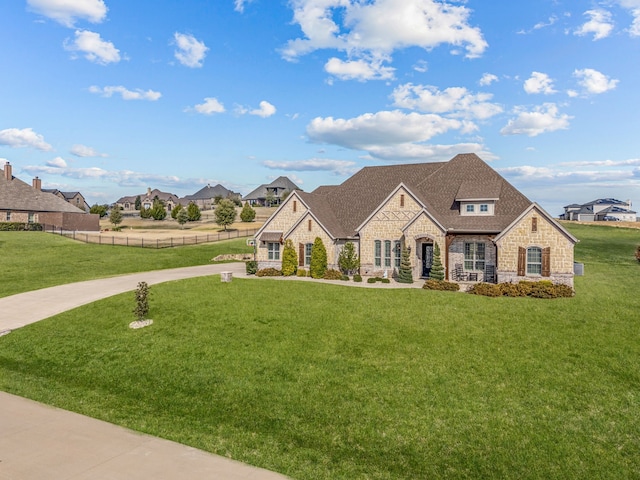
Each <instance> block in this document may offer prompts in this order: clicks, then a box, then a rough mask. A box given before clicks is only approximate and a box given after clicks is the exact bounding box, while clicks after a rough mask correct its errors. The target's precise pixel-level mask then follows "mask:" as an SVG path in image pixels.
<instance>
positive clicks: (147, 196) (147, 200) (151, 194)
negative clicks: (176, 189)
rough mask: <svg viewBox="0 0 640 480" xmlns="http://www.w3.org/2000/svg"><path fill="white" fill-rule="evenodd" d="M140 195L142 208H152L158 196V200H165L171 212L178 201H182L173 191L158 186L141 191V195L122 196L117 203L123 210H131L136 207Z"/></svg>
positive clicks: (165, 204) (166, 206) (167, 208)
mask: <svg viewBox="0 0 640 480" xmlns="http://www.w3.org/2000/svg"><path fill="white" fill-rule="evenodd" d="M138 197H140V205H141V208H146V209H150V208H151V207H152V206H153V200H154V199H155V198H156V197H157V198H158V200H162V201H163V202H164V206H165V209H166V210H167V212H171V210H173V207H175V206H176V205H177V204H178V203H180V199H179V198H178V196H177V195H174V194H173V193H167V192H162V191H160V190H158V189H157V188H154V189H153V190H151V189H150V188H147V192H146V193H141V194H140V195H131V196H129V197H122V198H120V199H118V200H117V201H116V205H118V206H119V207H120V208H121V209H122V210H123V211H125V212H131V211H135V210H137V209H136V199H137V198H138Z"/></svg>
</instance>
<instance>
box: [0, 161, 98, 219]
mask: <svg viewBox="0 0 640 480" xmlns="http://www.w3.org/2000/svg"><path fill="white" fill-rule="evenodd" d="M0 172H2V175H0V222H20V223H40V224H42V225H45V227H46V228H48V227H55V228H57V229H62V230H80V231H99V230H100V217H99V215H94V214H90V213H87V212H85V211H83V210H81V209H79V208H77V207H75V206H73V205H71V204H69V203H68V202H67V201H65V200H63V199H62V198H59V197H58V196H56V195H54V194H52V193H48V192H45V191H43V190H42V189H41V186H42V183H41V180H40V179H39V178H38V177H36V178H34V179H33V182H32V185H28V184H26V183H25V182H23V181H22V180H20V179H18V178H16V177H14V176H13V174H12V166H11V164H10V163H9V162H7V163H6V164H5V166H4V170H0Z"/></svg>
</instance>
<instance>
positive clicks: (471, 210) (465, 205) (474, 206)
mask: <svg viewBox="0 0 640 480" xmlns="http://www.w3.org/2000/svg"><path fill="white" fill-rule="evenodd" d="M494 213H495V203H494V202H491V201H487V200H484V199H482V200H467V201H461V202H460V215H478V216H480V215H494Z"/></svg>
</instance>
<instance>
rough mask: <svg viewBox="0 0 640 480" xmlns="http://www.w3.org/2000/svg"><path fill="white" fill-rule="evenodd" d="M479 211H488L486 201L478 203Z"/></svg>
mask: <svg viewBox="0 0 640 480" xmlns="http://www.w3.org/2000/svg"><path fill="white" fill-rule="evenodd" d="M480 213H489V205H487V204H486V203H482V204H480Z"/></svg>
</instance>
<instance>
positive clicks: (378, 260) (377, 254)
mask: <svg viewBox="0 0 640 480" xmlns="http://www.w3.org/2000/svg"><path fill="white" fill-rule="evenodd" d="M373 262H374V265H375V266H376V267H381V266H382V242H381V241H380V240H376V241H375V242H374V252H373Z"/></svg>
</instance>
